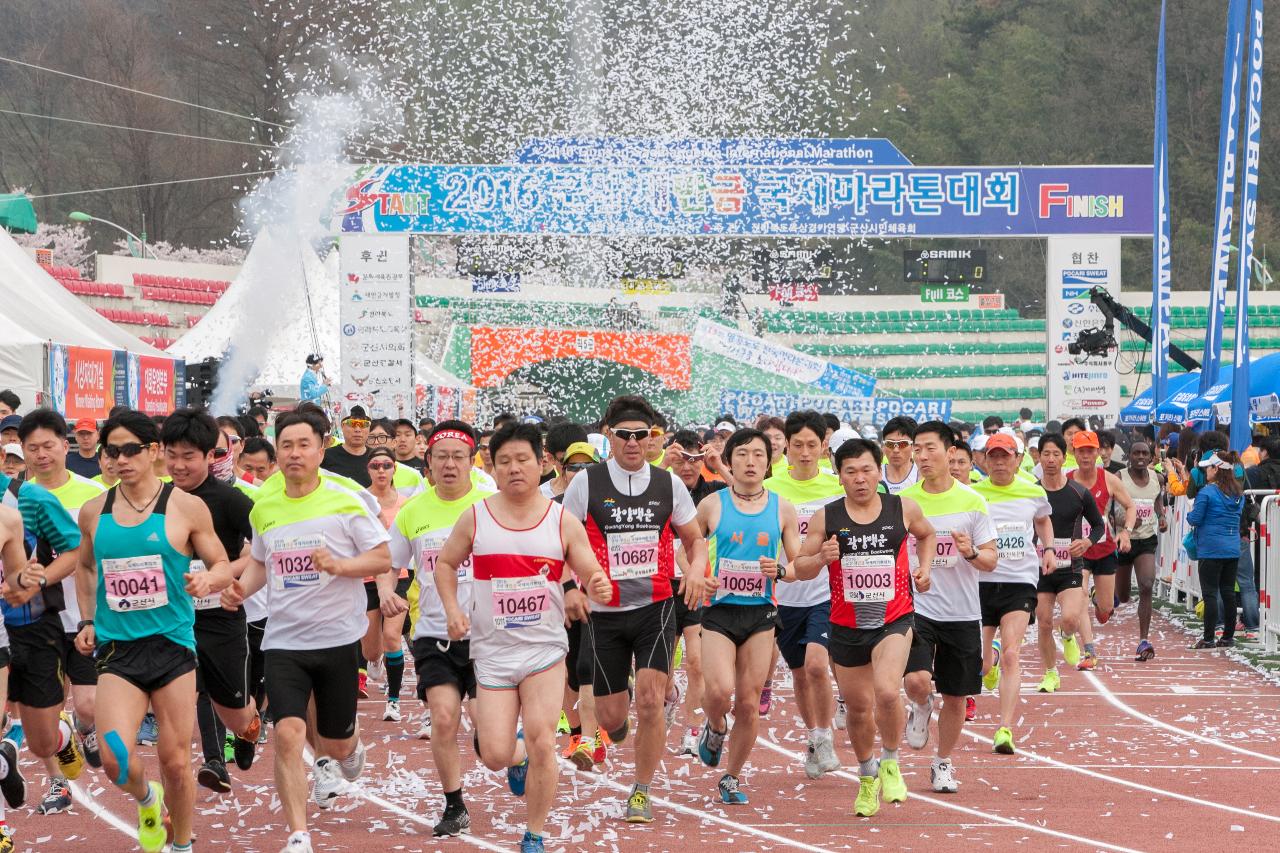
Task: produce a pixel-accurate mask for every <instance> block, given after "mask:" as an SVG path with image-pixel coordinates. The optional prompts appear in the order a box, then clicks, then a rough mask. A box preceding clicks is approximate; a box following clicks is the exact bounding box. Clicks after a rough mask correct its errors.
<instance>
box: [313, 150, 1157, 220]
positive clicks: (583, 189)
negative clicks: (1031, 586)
mask: <svg viewBox="0 0 1280 853" xmlns="http://www.w3.org/2000/svg"><path fill="white" fill-rule="evenodd" d="M1151 184H1152V168H1151V167H1150V166H1029V167H1021V166H1009V167H998V168H992V167H974V168H961V167H951V166H947V167H919V166H906V167H896V166H895V167H887V168H885V167H843V166H721V167H714V166H702V165H692V166H676V165H670V164H664V165H652V166H650V165H635V166H591V165H585V166H583V165H478V166H447V165H437V164H403V165H370V166H362V167H360V168H359V169H358V170H356V171H355V172H354V173H353V175H352V178H351V180H350V183H348V184H347V185H346V188H345V190H343V191H342V193H341V194H342V198H341V199H335V200H334V202H335V203H334V205H333V208H332V209H333V218H332V219H331V220H330V222H331V225H332V227H334V228H335V229H338V228H340V230H342V231H344V232H367V233H416V234H513V235H516V234H538V235H549V234H566V235H596V236H606V237H614V236H643V237H715V236H723V237H733V236H741V237H821V236H829V237H859V236H876V237H1052V236H1062V235H1080V234H1084V235H1118V236H1131V237H1150V236H1151V233H1152V232H1151V226H1152V221H1153V220H1152V215H1153V214H1152V208H1151V205H1152V200H1153V194H1152V189H1151Z"/></svg>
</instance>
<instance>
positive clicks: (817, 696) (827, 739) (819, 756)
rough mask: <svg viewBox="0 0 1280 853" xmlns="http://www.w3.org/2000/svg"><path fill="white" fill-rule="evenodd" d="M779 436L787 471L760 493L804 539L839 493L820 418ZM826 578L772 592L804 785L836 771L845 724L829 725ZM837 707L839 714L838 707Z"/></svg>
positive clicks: (812, 416) (790, 419)
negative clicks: (801, 733) (803, 733)
mask: <svg viewBox="0 0 1280 853" xmlns="http://www.w3.org/2000/svg"><path fill="white" fill-rule="evenodd" d="M782 430H783V433H784V435H785V436H786V439H787V463H788V465H789V466H790V467H789V468H787V469H786V470H783V471H775V472H774V474H773V476H772V477H770V478H769V479H767V480H765V481H764V487H765V488H766V489H768V490H769V491H771V492H775V493H777V494H778V495H780V496H781V497H784V498H786V499H787V500H788V501H789V502H790V503H791V504H792V506H794V507H795V509H796V522H797V527H798V530H799V533H800V535H801V536H802V537H804V536H807V534H808V531H809V521H810V519H812V518H813V516H814V514H815V513H817V512H818V511H819V510H820V509H821V508H822V507H823V506H824V505H826V504H827V503H829V502H830V501H831V499H832V498H835V497H837V496H839V495H842V494H844V489H843V488H841V486H840V479H839V478H838V477H837V476H836V475H835V474H828V473H826V472H824V471H820V470H819V469H818V460H820V459H823V458H825V457H826V455H827V442H826V439H825V438H824V436H825V434H826V425H825V424H824V423H823V420H822V416H821V415H819V414H818V413H817V412H814V411H812V410H809V411H800V412H792V413H791V414H790V415H788V416H787V419H786V421H785V422H784V423H783V427H782ZM826 572H827V570H826V567H825V566H823V567H820V568H819V569H818V573H817V574H816V575H814V576H813V577H812V578H810V579H808V580H803V579H799V578H797V579H795V581H794V582H793V583H787V584H784V585H783V586H781V587H778V588H777V589H775V590H774V595H775V597H776V599H777V602H778V619H779V622H780V625H781V627H780V628H779V629H778V640H777V650H778V653H780V654H781V655H782V659H783V660H784V661H786V663H787V667H788V668H789V669H790V670H791V679H792V682H793V684H794V686H795V700H796V708H797V710H799V712H800V718H801V719H802V720H803V721H804V725H805V728H806V729H808V747H807V750H806V755H805V764H804V770H805V775H807V776H808V777H809V778H810V779H819V778H821V777H822V774H824V773H830V772H832V771H834V770H837V769H839V767H840V759H839V758H837V757H836V747H835V736H834V734H833V733H832V728H833V727H834V728H844V722H845V720H843V719H841V720H839V721H836V720H835V717H836V712H837V705H836V699H835V694H834V692H833V691H832V689H831V677H832V676H831V655H830V654H829V652H828V651H827V647H828V644H829V642H830V640H829V635H830V633H831V582H830V580H829V579H828V578H827V574H826ZM775 661H776V658H775ZM775 665H776V663H775V664H771V667H772V666H775ZM769 672H770V673H772V672H773V669H772V668H770V670H769ZM765 685H766V687H768V685H769V683H768V682H767V681H766V682H765ZM840 707H841V708H843V703H840ZM840 716H841V717H844V716H845V715H844V714H843V713H841V714H840Z"/></svg>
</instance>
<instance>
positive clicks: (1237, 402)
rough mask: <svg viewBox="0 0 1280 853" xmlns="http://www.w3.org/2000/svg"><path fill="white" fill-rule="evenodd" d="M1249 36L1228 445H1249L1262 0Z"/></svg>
mask: <svg viewBox="0 0 1280 853" xmlns="http://www.w3.org/2000/svg"><path fill="white" fill-rule="evenodd" d="M1249 23H1250V38H1249V52H1248V54H1247V55H1246V58H1247V62H1248V65H1247V68H1248V75H1247V76H1246V78H1245V91H1246V93H1247V98H1248V117H1247V119H1246V124H1245V140H1244V188H1243V190H1244V198H1243V200H1242V203H1241V205H1240V260H1239V265H1238V267H1239V268H1238V269H1237V271H1236V366H1235V371H1234V374H1233V376H1232V379H1231V449H1232V450H1235V451H1237V452H1238V451H1242V450H1244V449H1245V448H1246V447H1248V446H1249V436H1250V433H1251V421H1250V418H1249V279H1250V278H1251V277H1252V275H1253V235H1254V231H1255V229H1256V227H1257V224H1258V161H1259V158H1260V157H1261V149H1262V0H1251V2H1250V4H1249Z"/></svg>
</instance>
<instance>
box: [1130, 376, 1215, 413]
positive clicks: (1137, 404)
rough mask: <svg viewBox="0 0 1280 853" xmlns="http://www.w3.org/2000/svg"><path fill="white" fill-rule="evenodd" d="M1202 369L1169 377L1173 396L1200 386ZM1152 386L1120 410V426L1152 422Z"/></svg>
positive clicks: (1170, 391) (1170, 390)
mask: <svg viewBox="0 0 1280 853" xmlns="http://www.w3.org/2000/svg"><path fill="white" fill-rule="evenodd" d="M1199 381H1200V371H1198V370H1197V371H1194V372H1192V373H1175V374H1174V375H1172V376H1170V377H1169V393H1170V395H1171V396H1173V395H1176V394H1178V393H1179V392H1182V391H1184V390H1185V391H1188V392H1189V391H1192V390H1193V389H1195V388H1196V387H1198V383H1199ZM1154 408H1155V406H1154V402H1153V400H1152V392H1151V388H1150V387H1148V388H1147V389H1146V390H1145V391H1143V392H1142V393H1141V394H1139V395H1138V396H1137V397H1135V398H1134V400H1133V402H1132V403H1130V404H1129V405H1127V406H1125V407H1124V408H1123V409H1121V410H1120V426H1145V425H1147V424H1149V423H1151V416H1152V409H1154Z"/></svg>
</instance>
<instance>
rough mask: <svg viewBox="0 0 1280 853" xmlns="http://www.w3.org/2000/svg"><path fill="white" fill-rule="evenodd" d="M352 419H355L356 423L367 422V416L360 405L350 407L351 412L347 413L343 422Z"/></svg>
mask: <svg viewBox="0 0 1280 853" xmlns="http://www.w3.org/2000/svg"><path fill="white" fill-rule="evenodd" d="M352 419H355V420H358V421H367V420H369V415H368V414H367V413H366V412H365V410H364V406H360V405H356V406H352V407H351V411H349V412H347V416H346V417H345V418H343V420H344V421H349V420H352Z"/></svg>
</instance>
